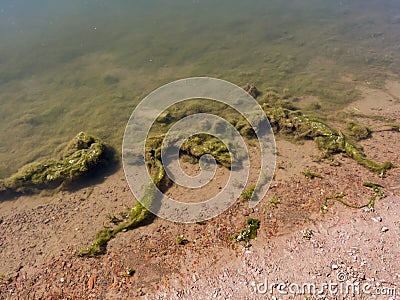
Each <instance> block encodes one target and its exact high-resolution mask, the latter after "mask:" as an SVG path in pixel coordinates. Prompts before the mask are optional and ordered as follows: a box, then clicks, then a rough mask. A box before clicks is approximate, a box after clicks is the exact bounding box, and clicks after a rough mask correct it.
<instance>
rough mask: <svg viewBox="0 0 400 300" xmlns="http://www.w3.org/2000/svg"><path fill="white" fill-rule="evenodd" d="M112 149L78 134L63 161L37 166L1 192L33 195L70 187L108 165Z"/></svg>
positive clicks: (26, 169) (7, 182) (28, 168)
mask: <svg viewBox="0 0 400 300" xmlns="http://www.w3.org/2000/svg"><path fill="white" fill-rule="evenodd" d="M111 152H112V151H111V149H110V148H109V147H108V146H107V145H106V144H105V143H103V142H102V141H101V140H99V139H97V138H94V137H93V136H91V135H88V134H86V133H84V132H80V133H79V134H77V135H76V136H75V137H74V138H73V139H72V140H71V142H70V143H69V144H68V145H67V147H66V148H65V150H64V152H63V153H62V155H61V157H60V158H59V159H48V160H45V161H42V162H33V163H31V164H28V165H26V166H24V167H22V168H21V169H20V170H19V171H18V172H17V173H16V174H14V175H12V176H10V177H9V178H6V179H4V180H2V181H1V182H0V192H12V193H27V192H28V193H32V192H38V191H40V190H43V189H54V188H57V187H60V186H62V185H66V184H68V183H71V182H72V181H74V180H76V179H77V178H79V177H81V176H83V175H85V174H88V173H90V172H91V171H93V170H94V169H95V168H96V167H99V166H100V165H104V164H107V163H108V162H110V159H111Z"/></svg>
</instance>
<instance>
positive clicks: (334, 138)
mask: <svg viewBox="0 0 400 300" xmlns="http://www.w3.org/2000/svg"><path fill="white" fill-rule="evenodd" d="M263 108H264V111H265V113H266V114H267V116H268V118H269V121H270V123H271V126H272V128H273V129H274V130H275V132H277V133H282V134H284V135H289V136H293V137H295V138H296V139H313V140H314V141H315V143H316V145H317V147H318V149H319V150H320V151H321V152H322V154H323V156H324V157H330V156H332V155H333V154H335V153H344V154H346V155H348V156H349V157H351V158H352V159H354V160H355V161H357V163H358V164H360V165H362V166H364V167H365V168H367V169H369V170H371V171H372V172H374V173H377V174H379V175H383V174H385V172H386V171H387V170H388V169H390V168H392V167H393V164H392V163H391V162H384V163H383V164H379V163H377V162H375V161H373V160H370V159H368V158H367V156H366V155H365V153H364V151H363V148H362V147H361V146H360V145H358V144H357V143H356V142H355V141H354V140H352V139H351V138H350V137H347V136H345V135H344V134H343V133H342V132H341V131H340V130H337V129H335V128H332V127H331V126H329V125H328V124H326V123H324V122H323V121H322V120H320V119H318V118H315V117H311V116H307V115H305V114H303V112H301V111H300V110H290V109H287V108H283V107H281V106H279V105H276V104H270V103H264V104H263Z"/></svg>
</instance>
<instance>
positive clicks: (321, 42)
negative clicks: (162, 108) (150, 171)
mask: <svg viewBox="0 0 400 300" xmlns="http://www.w3.org/2000/svg"><path fill="white" fill-rule="evenodd" d="M39 2H40V4H39ZM399 48H400V4H399V2H398V1H385V0H384V1H382V0H381V1H372V0H356V1H354V0H353V1H349V0H347V1H341V2H337V1H324V0H312V1H305V0H283V1H282V0H280V1H278V0H273V1H264V0H250V1H238V0H229V1H228V0H222V1H210V0H204V1H203V0H202V1H199V0H193V1H183V0H174V1H162V0H158V1H156V0H150V1H149V0H146V1H145V0H136V1H128V0H125V1H123V0H120V1H112V2H111V1H95V0H86V1H50V0H41V1H27V0H19V1H18V0H16V1H11V0H0V103H1V110H0V124H1V129H2V130H1V131H0V141H1V142H0V177H4V176H6V175H9V174H10V173H12V172H14V171H15V170H16V169H17V168H18V167H20V166H22V165H23V164H25V163H27V162H29V161H32V160H35V159H38V158H41V157H45V156H49V155H54V154H55V152H57V149H59V148H60V147H62V143H63V142H65V141H68V140H69V139H70V138H71V137H72V136H74V135H75V134H76V133H77V132H79V131H81V130H85V131H87V132H90V133H92V134H94V135H97V136H99V137H101V138H102V139H104V140H107V141H109V142H110V143H111V144H113V145H114V146H115V147H117V148H119V147H120V142H121V139H122V135H123V131H124V127H125V124H126V122H127V120H128V118H129V115H130V114H131V112H132V109H133V108H134V106H135V104H136V103H138V101H140V100H141V99H142V97H144V96H145V95H146V94H147V93H149V92H150V91H152V90H153V89H155V88H157V87H159V86H160V85H161V84H163V83H167V82H170V81H172V80H175V79H178V78H183V77H188V76H213V77H219V78H222V79H226V80H230V81H232V82H234V83H236V84H238V85H243V84H245V83H246V82H255V83H256V84H257V85H258V86H259V87H260V88H261V89H263V88H267V87H275V88H277V89H278V90H282V89H284V88H286V89H289V91H290V93H292V94H294V95H304V94H312V95H315V96H319V97H320V98H321V100H322V101H323V104H324V105H323V109H325V110H326V111H329V110H332V109H336V108H338V107H341V106H343V105H344V104H345V103H348V102H349V101H352V100H354V99H355V97H357V93H355V92H354V85H355V83H354V81H351V80H348V79H349V78H351V79H353V80H357V81H365V80H368V81H369V82H370V83H372V84H375V85H377V86H379V85H380V84H382V82H383V80H384V78H385V76H386V75H387V74H388V73H390V74H397V75H398V74H399V73H400V54H399V53H400V49H399Z"/></svg>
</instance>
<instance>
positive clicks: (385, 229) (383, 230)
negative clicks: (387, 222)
mask: <svg viewBox="0 0 400 300" xmlns="http://www.w3.org/2000/svg"><path fill="white" fill-rule="evenodd" d="M381 231H382V232H386V231H389V228H387V227H382V229H381Z"/></svg>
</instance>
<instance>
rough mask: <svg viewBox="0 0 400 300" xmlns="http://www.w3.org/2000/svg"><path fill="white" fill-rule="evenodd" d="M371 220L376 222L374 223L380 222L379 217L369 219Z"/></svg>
mask: <svg viewBox="0 0 400 300" xmlns="http://www.w3.org/2000/svg"><path fill="white" fill-rule="evenodd" d="M371 220H372V221H374V222H376V223H379V222H382V218H381V217H376V218H371Z"/></svg>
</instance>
